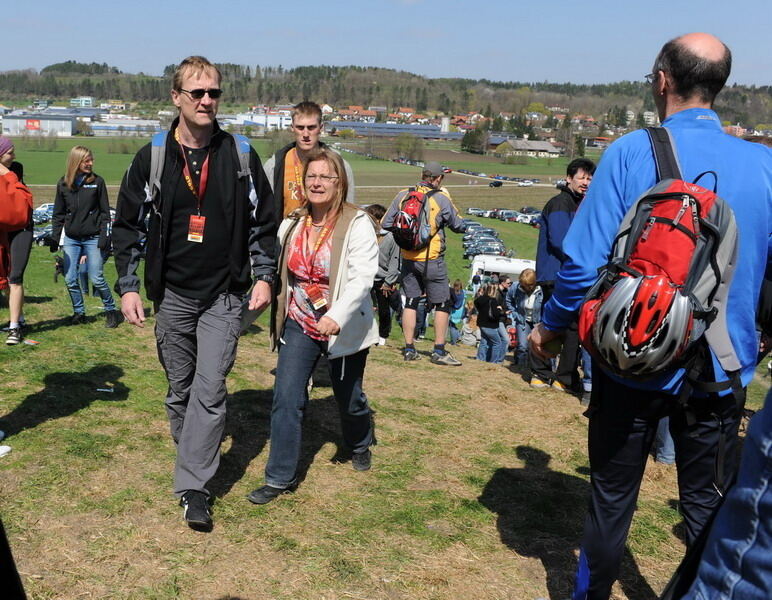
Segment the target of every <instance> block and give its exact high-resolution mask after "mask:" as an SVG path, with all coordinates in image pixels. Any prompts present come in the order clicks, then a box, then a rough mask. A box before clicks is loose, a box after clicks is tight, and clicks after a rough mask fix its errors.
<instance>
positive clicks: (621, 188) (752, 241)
mask: <svg viewBox="0 0 772 600" xmlns="http://www.w3.org/2000/svg"><path fill="white" fill-rule="evenodd" d="M662 125H663V126H664V127H667V128H668V129H669V130H670V132H671V133H672V135H673V138H674V140H675V146H676V151H677V153H678V159H679V162H680V165H681V171H682V176H683V178H684V179H685V180H687V181H693V180H694V179H695V178H696V177H697V176H698V175H699V174H700V173H703V172H704V171H708V170H712V171H715V172H716V175H717V178H718V182H717V193H718V195H719V196H721V197H722V198H723V199H724V200H726V201H727V202H728V203H729V205H730V206H731V207H732V209H733V210H734V213H735V217H736V222H737V227H738V230H739V244H740V247H739V257H738V264H737V267H736V270H735V274H734V280H733V281H732V285H731V288H730V290H729V298H728V308H727V324H728V328H729V331H730V335H731V339H732V344H733V346H734V348H735V351H736V353H737V356H738V358H739V360H740V364H741V365H742V374H741V377H742V381H743V385H747V384H748V383H749V382H750V380H751V378H752V377H753V370H754V367H755V365H756V355H757V352H758V338H757V334H756V328H755V312H756V304H757V301H758V297H759V290H760V288H761V281H762V278H763V276H764V272H765V270H766V268H767V267H768V266H769V265H770V264H772V261H770V257H772V150H770V149H769V148H767V147H765V146H762V145H760V144H753V143H750V142H745V141H743V140H740V139H738V138H735V137H732V136H730V135H727V134H725V133H724V132H723V131H722V129H721V122H720V121H719V118H718V115H716V113H715V112H713V111H712V110H708V109H702V108H691V109H687V110H683V111H680V112H678V113H675V114H673V115H671V116H669V117H668V118H667V119H665V121H664V122H663V123H662ZM712 180H713V178H712V176H711V175H706V176H705V177H703V178H702V179H701V180H700V184H701V185H704V186H705V187H710V186H711V185H712ZM655 183H656V169H655V163H654V156H653V152H652V149H651V143H650V142H649V138H648V135H647V134H646V132H645V131H643V130H640V131H634V132H632V133H629V134H627V135H625V136H623V137H622V138H620V139H619V140H617V141H616V142H614V143H613V144H612V145H611V146H610V147H609V148H608V150H606V152H605V153H604V155H603V158H602V160H601V162H600V165H599V166H598V169H597V171H596V172H595V176H594V177H593V181H592V185H591V186H590V189H589V191H588V193H587V196H586V197H585V198H584V200H583V201H582V204H581V206H580V208H579V210H578V211H577V213H576V216H575V217H574V221H573V223H572V225H571V228H570V229H569V231H568V234H567V235H566V237H565V239H564V241H563V252H564V253H565V255H566V259H565V261H564V262H563V266H562V268H561V270H560V272H559V273H558V275H557V279H556V282H555V292H554V295H553V296H552V298H551V299H550V301H549V302H548V303H547V304H546V306H545V308H544V315H543V318H542V320H543V322H544V325H545V327H546V328H547V329H550V330H553V331H558V330H562V329H565V328H567V327H568V325H569V324H570V323H571V322H572V321H574V320H575V319H576V316H577V312H578V310H579V307H580V306H581V304H582V300H583V298H584V294H585V293H586V292H587V290H588V289H589V287H590V286H591V285H592V284H593V282H594V281H595V280H596V278H597V276H598V268H600V267H602V266H603V265H605V264H606V261H607V260H608V257H609V254H610V252H611V244H612V242H613V240H614V236H615V235H616V232H617V229H618V228H619V224H620V223H621V221H622V218H623V217H624V215H625V214H626V213H627V211H628V209H629V208H630V207H631V206H632V205H633V203H634V202H635V201H636V200H637V199H638V198H639V197H640V196H641V194H643V193H644V192H645V191H646V190H647V189H649V188H650V187H652V186H653V185H654V184H655ZM713 363H714V368H715V373H716V381H725V380H726V379H727V376H726V374H725V373H724V371H723V369H721V366H720V365H719V364H718V361H717V360H716V359H715V357H714V359H713ZM682 377H683V371H682V370H679V371H675V372H673V373H670V374H668V375H666V376H662V377H659V378H656V379H653V380H649V381H646V382H632V381H630V380H624V382H625V384H627V385H631V386H634V387H638V388H642V389H659V390H662V391H665V392H671V393H675V392H677V390H678V388H679V387H680V383H681V379H682Z"/></svg>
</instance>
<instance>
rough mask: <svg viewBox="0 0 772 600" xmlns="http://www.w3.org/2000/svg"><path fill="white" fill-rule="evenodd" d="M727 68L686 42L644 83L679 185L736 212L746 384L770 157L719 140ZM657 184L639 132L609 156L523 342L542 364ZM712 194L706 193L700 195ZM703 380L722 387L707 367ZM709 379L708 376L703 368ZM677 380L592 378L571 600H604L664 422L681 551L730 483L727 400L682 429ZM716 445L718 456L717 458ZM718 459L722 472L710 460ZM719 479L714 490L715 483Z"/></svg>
mask: <svg viewBox="0 0 772 600" xmlns="http://www.w3.org/2000/svg"><path fill="white" fill-rule="evenodd" d="M730 69H731V53H730V51H729V49H728V48H727V47H726V46H725V45H724V44H723V43H722V42H721V41H720V40H718V39H717V38H715V37H714V36H712V35H708V34H704V33H692V34H687V35H684V36H682V37H680V38H677V39H675V40H671V41H670V42H668V43H667V44H665V46H663V48H662V50H661V51H660V53H659V55H658V56H657V59H656V61H655V63H654V68H653V70H652V73H651V74H650V75H647V77H646V78H647V80H648V81H649V82H650V84H651V91H652V95H653V97H654V102H655V104H656V106H657V111H658V113H659V117H660V120H661V121H662V125H663V126H664V127H667V128H668V129H669V131H670V133H671V134H672V137H673V139H674V141H675V147H676V152H677V156H678V160H679V162H680V165H681V171H682V175H683V178H684V179H685V180H688V181H693V180H694V179H695V178H696V177H697V175H699V174H700V173H702V172H704V171H708V170H710V171H713V172H715V174H716V187H717V193H718V195H719V196H721V197H722V198H723V199H724V200H726V201H727V202H728V203H729V205H730V206H731V207H732V209H733V210H734V213H735V217H736V222H737V227H738V230H739V257H738V261H737V267H736V270H735V275H734V280H733V282H732V285H731V288H730V290H729V297H728V302H727V323H728V327H729V331H730V335H731V340H732V344H733V346H734V349H735V352H736V354H737V357H738V358H739V360H740V363H741V365H742V369H741V379H742V385H743V386H747V385H748V382H749V381H750V380H751V378H752V377H753V370H754V367H755V364H756V354H757V351H758V340H757V336H756V330H755V323H754V315H755V311H756V304H757V301H758V297H759V290H760V287H761V281H762V278H763V277H764V272H765V269H766V268H767V265H768V263H769V262H770V256H771V255H772V250H771V249H770V239H771V238H770V233H769V232H770V231H772V153H770V150H769V149H768V148H765V147H764V146H761V145H758V144H751V143H748V142H744V141H742V140H739V139H737V138H734V137H731V136H729V135H726V134H725V133H724V132H723V131H722V128H721V121H720V120H719V118H718V115H716V113H715V112H714V111H713V110H712V106H713V100H714V99H715V97H716V95H717V94H718V92H719V91H720V90H721V88H722V87H723V86H724V83H725V82H726V80H727V78H728V76H729V71H730ZM655 183H656V172H655V162H654V157H653V152H652V149H651V144H650V142H649V138H648V136H647V134H646V132H645V131H635V132H632V133H630V134H628V135H626V136H624V137H622V138H621V139H620V140H618V141H617V142H615V143H614V144H612V145H611V147H609V149H608V150H607V151H606V152H605V154H604V156H603V159H602V161H601V163H600V165H599V167H598V170H597V171H596V173H595V177H594V179H593V183H592V187H591V188H590V190H589V192H588V194H587V196H586V198H585V199H584V201H583V202H582V206H581V209H580V210H579V211H578V213H577V215H576V217H575V219H574V222H573V224H572V226H571V229H570V230H569V232H568V234H567V236H566V238H565V240H564V244H563V251H564V252H565V254H566V257H567V258H566V260H565V261H564V262H563V265H562V268H561V270H560V272H559V273H558V276H557V278H556V283H555V292H554V295H553V296H552V298H551V300H550V301H549V302H548V303H547V305H546V306H545V309H544V315H543V321H542V323H541V324H539V325H538V326H537V327H535V328H534V330H533V332H532V333H531V336H530V338H529V339H530V341H531V345H532V348H533V351H534V352H536V353H537V354H540V355H542V356H549V355H550V353H549V352H548V351H546V349H545V345H547V344H548V343H549V342H550V341H552V340H553V339H555V338H557V337H559V336H560V335H561V332H562V331H563V330H565V329H566V328H568V326H569V325H570V324H571V322H572V321H573V320H574V319H576V315H577V312H578V310H579V307H580V306H581V304H582V299H583V297H584V294H585V292H586V291H587V290H588V288H589V287H590V286H591V285H592V283H593V282H594V281H595V279H596V277H597V269H598V268H599V267H601V266H603V265H604V264H605V263H606V262H607V260H608V257H609V254H610V251H611V245H612V242H613V239H614V236H615V234H616V232H617V229H618V227H619V224H620V222H621V221H622V218H623V217H624V215H625V213H626V212H627V210H628V209H629V208H630V207H631V206H632V204H633V203H634V202H635V201H636V199H637V198H638V197H639V196H640V195H641V194H642V193H643V192H645V191H646V190H647V189H649V188H650V187H652V186H653V185H654V184H655ZM706 185H709V184H706ZM712 359H713V360H712V365H709V367H710V366H712V372H709V373H705V374H704V376H706V377H708V378H711V379H712V380H713V381H717V382H720V381H726V380H727V379H728V376H727V374H726V373H725V372H724V371H723V370H722V369H721V366H720V364H719V363H718V361H717V360H716V358H715V355H713V356H712ZM709 370H710V369H709ZM683 376H684V373H683V370H676V371H672V372H669V373H667V374H665V375H663V376H661V377H658V378H655V379H653V380H649V381H646V382H638V381H631V380H622V379H620V378H618V377H613V376H611V375H610V374H608V373H606V372H604V371H602V370H601V369H595V372H594V373H593V392H592V394H593V396H592V402H591V406H590V409H589V411H588V416H589V421H590V422H589V436H588V446H589V457H590V469H591V488H592V495H591V501H590V507H589V514H588V516H587V519H586V521H585V528H584V535H583V537H582V541H581V549H580V557H579V566H578V570H577V577H576V586H575V589H574V595H573V598H574V600H584V599H593V600H595V599H603V600H605V599H607V598H608V597H609V595H610V593H611V587H612V585H613V583H614V580H615V579H616V578H617V574H618V572H619V564H620V560H621V557H622V554H623V548H624V544H625V540H626V538H627V533H628V530H629V527H630V522H631V520H632V516H633V512H634V510H635V503H636V499H637V496H638V490H639V488H640V482H641V478H642V476H643V471H644V468H645V465H646V460H647V455H648V451H649V449H650V447H651V444H652V440H653V439H654V435H655V433H656V427H657V422H658V421H659V419H660V418H661V417H662V416H665V415H669V416H670V430H671V433H672V435H673V439H674V441H675V446H676V462H677V464H678V486H679V497H680V506H681V512H682V514H683V517H684V522H685V526H686V537H687V543H688V544H691V543H692V542H693V541H694V539H695V538H696V537H697V535H698V534H699V533H700V531H701V529H702V527H703V526H704V524H705V522H706V521H707V519H708V518H709V517H710V515H711V513H712V511H713V510H714V509H715V507H716V506H717V505H718V503H719V501H720V494H719V492H718V491H717V489H716V486H719V487H720V486H722V485H723V483H724V482H727V481H731V480H732V478H733V475H734V472H735V464H736V450H737V428H738V422H739V415H738V409H737V403H736V400H735V398H734V396H733V394H731V393H724V395H719V394H712V395H710V396H708V397H707V398H702V399H699V400H691V401H690V404H691V405H692V406H695V407H697V410H695V413H696V414H695V417H696V422H695V423H694V424H692V425H687V418H686V414H685V411H683V410H681V409H679V408H677V406H676V402H675V396H674V395H675V394H677V393H678V391H679V390H680V387H681V383H682V379H683ZM722 437H723V440H724V442H725V451H724V452H721V453H719V451H718V444H719V439H720V438H722ZM719 456H721V457H723V464H719V460H718V457H719ZM722 469H723V473H724V477H723V480H722V481H717V479H718V477H716V474H717V473H720V472H721V470H722Z"/></svg>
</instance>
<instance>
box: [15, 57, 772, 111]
mask: <svg viewBox="0 0 772 600" xmlns="http://www.w3.org/2000/svg"><path fill="white" fill-rule="evenodd" d="M218 67H219V68H220V70H221V72H222V74H223V89H224V90H225V93H226V96H225V99H226V101H227V102H229V103H232V104H242V105H253V104H268V105H276V104H293V103H297V102H300V101H302V100H314V101H317V102H320V103H324V102H326V103H329V104H332V105H333V106H338V107H340V106H347V105H351V104H356V105H363V106H365V107H367V106H373V105H375V106H385V107H388V108H389V109H394V108H396V107H400V106H406V107H411V108H414V109H415V110H417V111H418V112H431V113H434V112H442V113H445V114H448V115H450V114H459V113H466V112H471V111H478V112H483V111H485V112H488V111H489V110H490V112H491V113H492V114H494V115H495V114H498V113H499V112H510V113H515V114H521V113H522V111H524V110H525V108H526V107H527V106H528V105H529V104H531V103H534V102H538V103H542V104H544V105H546V106H560V107H565V108H567V109H569V110H570V111H571V112H572V113H574V114H577V113H586V114H591V115H594V116H596V117H599V116H600V115H604V114H606V113H607V112H608V111H610V110H611V109H612V108H614V109H615V111H616V112H615V113H614V115H613V117H612V119H613V120H614V121H615V122H616V121H619V120H621V115H622V114H623V112H624V111H626V110H627V109H630V110H633V111H634V112H636V113H640V112H641V111H643V110H650V109H651V108H653V107H652V105H651V100H650V92H649V87H648V86H647V85H646V84H645V83H644V82H643V81H641V82H633V81H621V82H615V83H604V84H592V85H586V84H575V83H570V82H567V83H549V82H541V83H530V82H513V81H510V82H502V81H492V80H489V79H462V78H436V79H431V78H427V77H422V76H420V75H416V74H414V73H409V72H407V71H398V70H394V69H384V68H379V67H361V66H328V65H322V66H303V67H295V68H292V69H285V68H283V67H282V66H281V65H279V66H261V65H255V66H251V65H238V64H233V63H225V64H220V65H218ZM174 69H175V65H168V66H167V67H166V68H165V69H164V74H163V76H160V77H159V76H151V75H146V74H143V73H139V74H130V73H121V72H120V71H119V70H118V69H117V68H115V67H110V66H109V65H106V64H104V63H103V64H98V63H90V64H86V63H76V62H75V61H65V62H62V63H57V64H55V65H50V66H48V67H45V68H44V69H42V70H41V71H40V72H37V71H35V70H24V71H6V72H2V73H0V96H1V97H3V98H6V99H9V100H14V99H28V98H30V97H43V98H53V99H63V98H69V97H75V96H83V95H85V96H94V97H96V98H98V99H113V98H117V99H123V100H125V101H147V102H168V94H169V87H170V81H171V75H172V73H173V72H174ZM770 93H772V86H741V85H733V86H730V87H728V88H727V89H726V90H724V91H723V92H722V93H721V94H719V97H718V100H717V106H716V107H717V110H718V111H719V114H721V116H722V118H723V119H725V120H727V121H729V122H732V123H735V122H739V123H741V124H742V125H745V126H755V125H757V124H759V123H770V122H772V103H770V102H769V97H770Z"/></svg>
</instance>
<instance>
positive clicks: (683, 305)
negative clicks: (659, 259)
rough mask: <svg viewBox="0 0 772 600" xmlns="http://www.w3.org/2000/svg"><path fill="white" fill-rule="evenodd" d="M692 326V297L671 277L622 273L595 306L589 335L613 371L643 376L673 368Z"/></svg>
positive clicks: (598, 352)
mask: <svg viewBox="0 0 772 600" xmlns="http://www.w3.org/2000/svg"><path fill="white" fill-rule="evenodd" d="M692 324H693V317H692V309H691V302H690V300H689V298H688V297H687V296H684V295H683V294H681V293H680V290H679V288H678V287H677V286H675V285H674V284H673V283H672V282H671V281H670V280H669V279H668V278H667V277H665V276H664V275H647V276H643V277H622V278H621V279H620V280H619V281H617V283H616V284H615V285H614V287H612V288H611V289H610V290H609V291H608V292H607V295H606V297H605V298H604V299H603V301H602V302H601V303H600V306H599V307H598V308H597V311H596V314H595V319H594V323H593V324H592V331H591V339H592V342H593V345H594V346H595V348H594V350H595V352H596V354H597V355H598V357H599V358H600V359H601V361H602V362H604V363H605V364H606V366H607V367H608V368H610V369H611V370H612V371H613V372H615V373H617V374H619V375H624V376H628V377H641V378H645V377H647V376H651V375H654V374H656V373H657V372H660V371H663V370H665V369H667V368H668V367H670V366H673V363H674V362H675V361H677V360H678V358H679V357H680V356H681V355H682V354H683V352H684V350H685V349H686V346H687V343H688V341H689V339H690V336H691V332H692Z"/></svg>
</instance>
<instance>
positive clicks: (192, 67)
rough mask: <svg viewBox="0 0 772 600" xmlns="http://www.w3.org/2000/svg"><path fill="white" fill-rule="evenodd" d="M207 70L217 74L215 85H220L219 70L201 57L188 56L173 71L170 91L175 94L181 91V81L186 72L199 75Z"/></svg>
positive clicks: (220, 75) (220, 74)
mask: <svg viewBox="0 0 772 600" xmlns="http://www.w3.org/2000/svg"><path fill="white" fill-rule="evenodd" d="M207 69H213V70H214V72H215V73H217V85H220V84H221V83H222V73H220V69H218V68H217V67H216V66H215V65H213V64H212V63H210V62H209V60H208V59H206V58H204V57H203V56H188V57H187V58H186V59H184V60H183V61H182V62H181V63H180V64H179V65H177V68H176V69H175V70H174V75H173V76H172V89H173V90H174V91H176V92H179V91H180V90H181V89H182V80H183V79H184V77H185V75H186V74H187V72H188V71H193V72H194V73H195V74H200V73H203V72H204V71H206V70H207Z"/></svg>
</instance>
